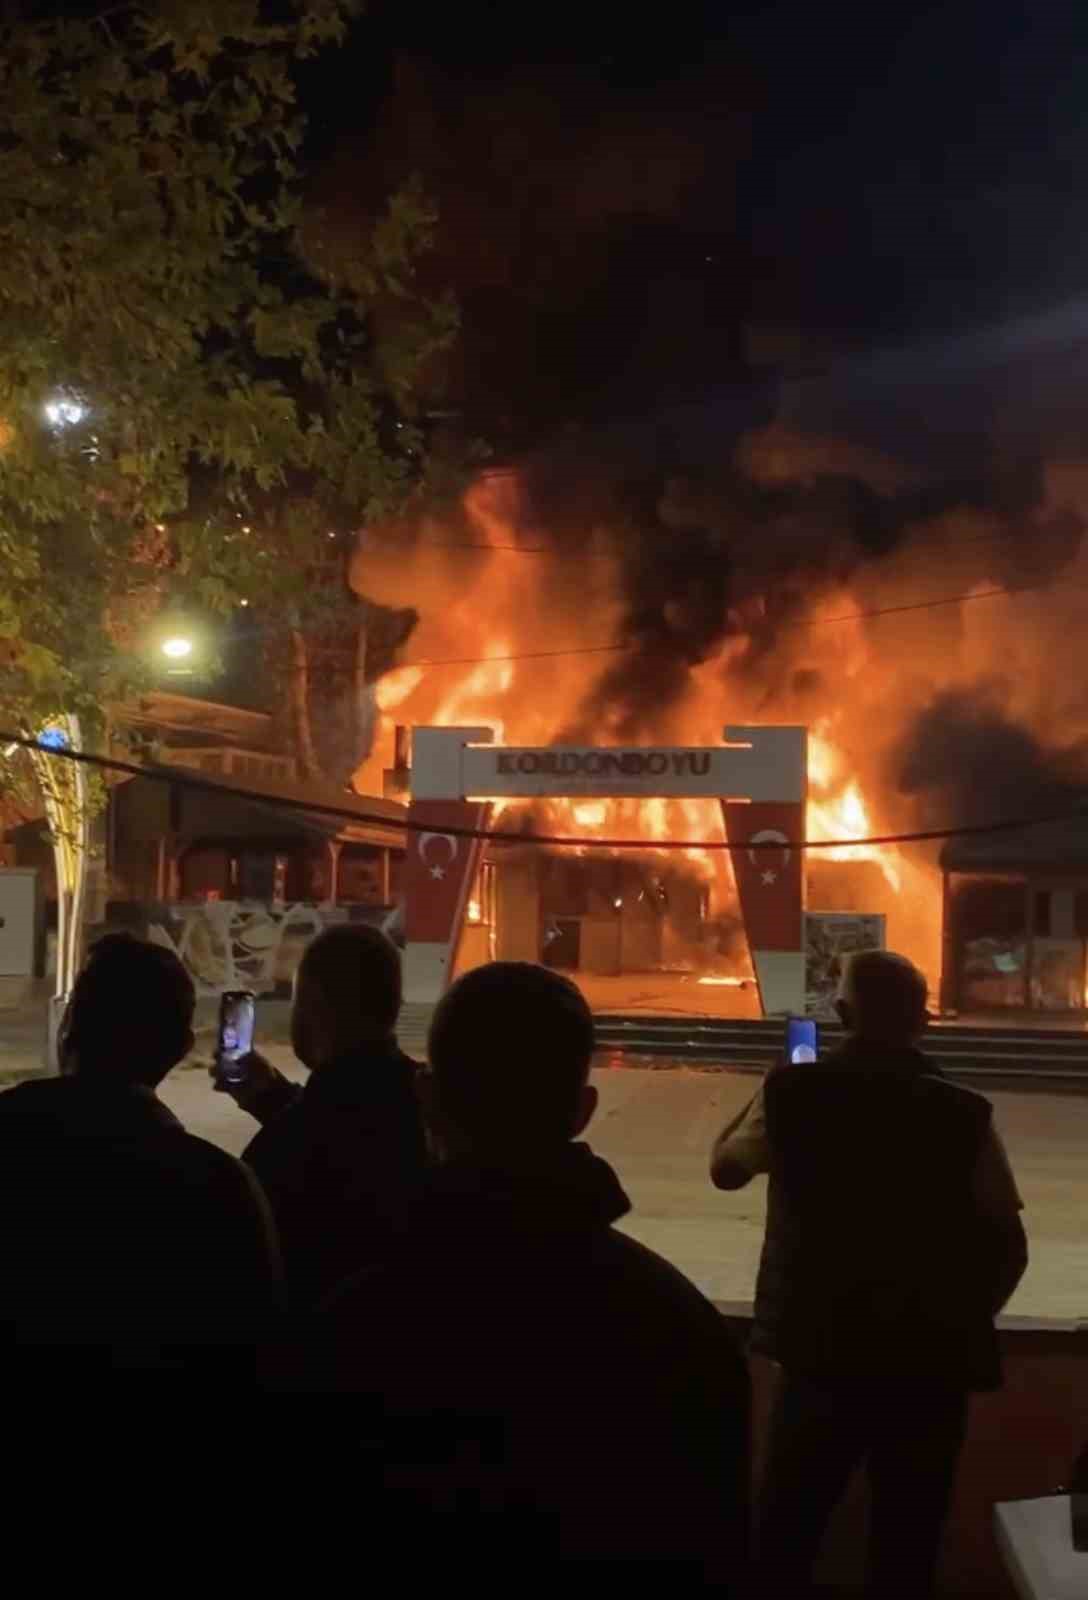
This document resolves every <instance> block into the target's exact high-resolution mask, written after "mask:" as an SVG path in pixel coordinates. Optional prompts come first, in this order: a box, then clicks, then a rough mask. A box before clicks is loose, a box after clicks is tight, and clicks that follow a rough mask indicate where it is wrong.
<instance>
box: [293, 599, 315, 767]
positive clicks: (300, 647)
mask: <svg viewBox="0 0 1088 1600" xmlns="http://www.w3.org/2000/svg"><path fill="white" fill-rule="evenodd" d="M288 692H289V695H290V703H291V719H292V721H293V723H294V728H295V749H296V750H297V752H298V762H299V767H300V768H301V772H302V776H303V777H304V778H316V777H317V776H318V775H319V771H320V769H319V767H318V762H317V752H316V750H315V749H314V733H313V727H312V725H311V723H310V658H309V655H308V653H307V650H306V639H305V636H304V635H303V634H302V633H301V632H300V631H299V629H298V628H292V629H291V673H290V678H289V689H288Z"/></svg>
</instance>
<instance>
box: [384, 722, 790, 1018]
mask: <svg viewBox="0 0 1088 1600" xmlns="http://www.w3.org/2000/svg"><path fill="white" fill-rule="evenodd" d="M807 744H808V740H807V730H806V729H804V728H802V727H743V728H730V729H727V730H726V732H725V735H724V741H723V743H722V744H721V745H715V746H700V747H691V746H639V747H627V746H625V747H612V746H589V747H575V746H551V747H540V748H534V747H523V746H519V747H513V746H503V745H495V744H493V743H492V732H491V730H490V729H489V728H475V727H473V728H450V727H423V728H416V729H415V730H414V732H413V738H412V764H411V771H410V777H409V794H410V803H409V823H410V827H411V834H410V838H409V845H408V850H407V854H406V859H405V928H406V940H407V943H406V952H405V990H406V994H407V996H408V998H409V999H410V1000H413V1001H422V1002H428V1001H434V1000H436V999H437V998H438V997H439V995H440V994H441V993H442V991H443V989H444V988H445V987H446V985H447V983H448V982H449V980H450V978H451V977H452V976H453V974H454V972H455V970H456V969H457V967H458V965H459V964H460V966H461V967H462V968H463V967H464V966H465V965H474V964H476V961H477V959H479V956H478V955H477V957H476V959H466V958H467V955H468V952H467V950H466V949H465V946H466V943H468V944H469V945H470V946H471V948H472V949H473V950H474V951H479V950H480V949H481V948H488V947H489V946H488V944H487V943H484V944H483V945H482V944H481V940H480V938H479V936H478V934H477V932H476V931H475V930H476V928H477V927H478V925H479V920H480V919H479V915H478V908H479V904H480V897H479V894H478V893H477V892H475V891H476V890H477V888H478V884H479V881H480V880H479V876H478V875H479V870H480V864H481V860H482V858H483V850H484V845H485V837H484V836H485V835H486V836H487V839H486V843H487V848H488V854H489V857H490V859H491V861H492V863H498V862H500V861H501V862H502V866H501V867H499V868H498V869H497V870H498V877H497V886H496V890H495V893H494V895H493V901H494V906H495V911H494V922H493V924H492V931H491V936H490V946H491V947H493V949H494V953H496V954H499V955H501V956H505V957H507V958H510V959H522V960H541V959H544V960H546V961H548V962H549V963H550V964H553V965H557V966H569V967H571V968H572V969H573V970H578V971H583V972H591V973H593V972H595V973H601V974H618V973H621V972H624V971H632V970H634V971H637V970H645V969H647V968H649V969H658V970H659V969H660V968H661V967H662V965H663V963H664V961H665V957H666V950H667V948H668V947H669V944H670V940H671V944H672V946H673V947H675V945H676V943H677V941H678V940H680V939H681V938H682V935H683V931H684V929H685V928H686V929H687V932H688V934H689V935H690V942H691V943H692V945H693V946H695V947H699V946H700V945H703V944H704V942H705V939H706V937H707V935H706V933H705V931H704V926H703V925H704V924H709V923H711V922H712V920H713V919H712V911H711V902H712V896H711V894H710V893H709V891H708V890H707V888H706V879H707V877H708V876H709V878H710V879H714V878H718V879H721V878H723V877H725V876H728V879H729V886H730V889H731V891H732V893H733V894H734V895H735V901H736V904H737V905H738V906H739V911H740V922H741V926H742V928H743V932H744V935H745V939H746V944H747V953H748V956H749V958H750V962H751V970H752V971H753V972H754V976H755V980H756V983H757V984H758V990H759V998H760V1004H761V1009H762V1011H763V1013H764V1014H765V1015H777V1014H783V1013H787V1012H790V1011H794V1010H801V1009H803V1007H804V1002H805V968H804V950H803V903H802V902H803V882H804V874H803V870H802V853H801V851H800V850H799V849H798V848H797V841H798V840H799V839H801V838H802V837H803V835H804V816H805V803H806V799H807ZM556 796H560V797H564V798H566V799H568V800H569V799H572V798H576V800H577V802H578V810H579V811H580V812H582V813H583V815H582V817H581V819H580V820H581V821H582V822H583V824H584V823H585V822H586V820H587V818H588V813H587V812H586V809H585V808H586V807H594V806H596V805H597V804H598V803H600V802H602V801H611V800H616V799H619V800H624V801H633V802H636V803H638V804H639V805H640V806H644V805H645V804H646V802H654V801H664V800H675V799H681V800H691V799H698V800H701V801H704V802H706V801H712V802H713V803H714V804H715V806H716V807H720V815H721V818H722V820H723V821H724V824H725V829H726V833H727V836H728V838H729V840H730V842H731V843H733V844H734V845H735V846H737V847H738V848H734V849H733V850H732V851H731V852H725V851H707V850H705V849H704V848H702V845H701V842H697V843H693V846H692V848H691V849H690V850H681V851H674V850H672V849H666V848H665V846H666V844H667V843H669V842H670V841H668V840H667V839H665V838H659V839H658V840H657V841H656V843H655V841H654V840H653V839H649V840H647V844H646V847H645V848H646V852H647V856H648V857H650V858H653V857H655V856H656V857H658V858H660V859H658V860H656V862H655V863H654V865H655V866H656V873H655V872H654V871H653V870H648V869H647V868H646V866H645V864H644V863H643V864H642V865H640V864H639V854H640V852H636V851H627V850H624V851H613V850H609V849H601V848H597V847H595V846H594V845H593V842H592V840H593V833H592V832H590V833H589V834H588V835H587V838H586V841H585V843H582V842H580V841H578V842H573V843H572V844H571V845H570V846H565V845H564V846H561V847H559V848H558V849H556V848H555V847H552V846H549V847H547V848H545V847H544V846H543V845H540V844H534V837H535V836H536V835H538V834H540V833H541V832H542V830H541V829H540V828H539V827H537V826H536V824H535V820H534V817H535V814H536V808H538V807H539V806H540V805H541V804H546V803H547V802H548V801H550V800H551V799H552V798H553V797H556ZM605 815H606V812H605V811H604V809H603V808H602V812H601V816H602V820H603V818H604V816H605ZM500 818H501V821H500V822H499V825H498V826H497V827H496V826H495V823H496V821H497V820H498V819H500ZM489 819H490V821H491V824H492V826H491V827H490V828H488V827H487V826H486V824H487V823H488V821H489ZM602 831H603V830H601V829H599V828H598V829H597V830H596V832H597V835H598V837H600V835H601V833H602ZM496 834H499V835H501V838H496V837H495V835H496ZM640 851H641V847H640ZM572 863H573V864H572ZM666 863H668V867H667V868H666ZM685 865H686V866H687V867H688V869H689V870H688V872H687V877H688V878H689V879H693V880H695V882H696V885H697V887H696V888H695V890H694V891H690V892H688V893H686V894H685V892H684V891H683V890H682V889H681V888H680V887H679V884H680V883H681V882H682V880H683V877H684V874H683V868H684V867H685ZM696 867H698V870H694V869H695V868H696ZM700 874H701V875H702V877H700ZM670 883H671V884H672V888H671V891H670ZM672 900H675V901H676V909H677V913H679V912H680V911H681V908H682V907H683V906H684V904H685V902H686V901H687V900H690V901H691V905H690V906H689V907H688V909H687V913H686V915H680V916H678V915H677V914H674V915H673V916H672V917H671V918H670V917H667V916H665V915H664V908H665V907H666V906H668V905H669V904H670V902H671V901H672ZM470 907H471V908H475V909H474V910H473V909H470ZM667 923H671V929H670V932H669V933H668V934H667V933H666V927H665V925H666V924H667ZM466 933H467V941H466ZM459 956H460V957H461V960H460V963H459ZM485 959H486V957H485Z"/></svg>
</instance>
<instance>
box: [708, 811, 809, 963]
mask: <svg viewBox="0 0 1088 1600" xmlns="http://www.w3.org/2000/svg"><path fill="white" fill-rule="evenodd" d="M722 812H723V815H724V817H725V829H726V835H727V837H728V839H729V842H730V844H735V845H743V846H744V848H743V849H735V850H734V851H733V853H732V854H733V873H734V876H735V877H736V880H737V893H738V894H739V896H740V907H741V912H742V913H743V916H744V925H745V929H746V931H747V934H748V947H749V949H750V950H800V949H801V927H802V920H801V919H802V892H801V891H802V881H803V871H802V860H801V854H802V853H801V851H800V850H798V849H797V848H796V843H797V841H798V840H799V839H802V838H803V837H804V807H803V806H802V805H800V804H795V803H792V802H789V803H787V802H775V803H771V802H753V803H752V804H751V805H739V804H730V803H729V802H728V801H723V802H722Z"/></svg>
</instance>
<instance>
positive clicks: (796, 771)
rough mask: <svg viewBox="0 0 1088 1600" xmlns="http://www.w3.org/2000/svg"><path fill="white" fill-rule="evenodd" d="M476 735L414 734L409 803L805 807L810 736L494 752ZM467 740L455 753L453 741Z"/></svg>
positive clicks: (745, 731) (740, 735) (774, 731)
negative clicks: (687, 802) (561, 798)
mask: <svg viewBox="0 0 1088 1600" xmlns="http://www.w3.org/2000/svg"><path fill="white" fill-rule="evenodd" d="M477 731H478V730H475V729H467V728H466V729H458V730H453V729H444V728H417V729H415V730H414V733H413V745H412V794H413V797H414V798H415V799H417V800H420V799H454V798H456V799H488V800H490V799H498V798H500V797H502V798H506V797H512V798H520V799H533V798H536V797H538V796H542V795H569V796H579V795H595V796H601V797H605V796H607V797H609V798H633V799H646V798H651V797H652V798H656V797H658V796H673V795H675V796H685V797H689V798H691V797H694V798H698V797H704V798H707V799H736V800H751V801H755V802H760V801H776V802H777V801H785V802H789V801H795V802H796V801H800V800H802V799H803V798H804V795H805V755H806V740H805V729H804V728H734V729H726V733H725V738H726V741H727V742H726V743H725V744H723V745H701V746H694V745H641V746H617V747H615V748H605V747H602V746H599V745H596V746H582V745H546V746H528V745H520V746H519V745H506V746H503V745H491V744H486V743H483V742H481V741H480V740H478V739H473V738H472V737H471V736H472V734H474V733H476V732H477ZM453 733H459V734H460V735H461V739H460V740H458V741H457V742H456V746H455V747H454V748H451V743H452V741H451V740H450V737H449V736H450V734H453Z"/></svg>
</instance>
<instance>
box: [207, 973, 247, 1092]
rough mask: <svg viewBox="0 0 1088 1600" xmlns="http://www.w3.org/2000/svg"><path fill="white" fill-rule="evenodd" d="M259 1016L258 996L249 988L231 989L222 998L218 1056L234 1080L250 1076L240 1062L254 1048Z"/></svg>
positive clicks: (226, 1074)
mask: <svg viewBox="0 0 1088 1600" xmlns="http://www.w3.org/2000/svg"><path fill="white" fill-rule="evenodd" d="M256 1017H257V1001H256V996H255V995H253V994H251V993H250V992H249V990H248V989H228V990H227V992H226V994H224V995H223V996H222V997H221V999H220V1001H219V1038H218V1041H217V1043H216V1047H215V1059H216V1063H217V1065H218V1067H219V1071H220V1072H221V1074H222V1075H223V1077H224V1078H229V1079H230V1080H231V1082H232V1083H240V1082H241V1080H242V1079H243V1078H244V1077H245V1075H246V1070H245V1067H244V1066H241V1065H240V1063H241V1061H242V1059H243V1058H244V1057H245V1056H247V1055H248V1054H249V1052H250V1051H251V1050H252V1049H253V1028H254V1023H255V1022H256Z"/></svg>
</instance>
